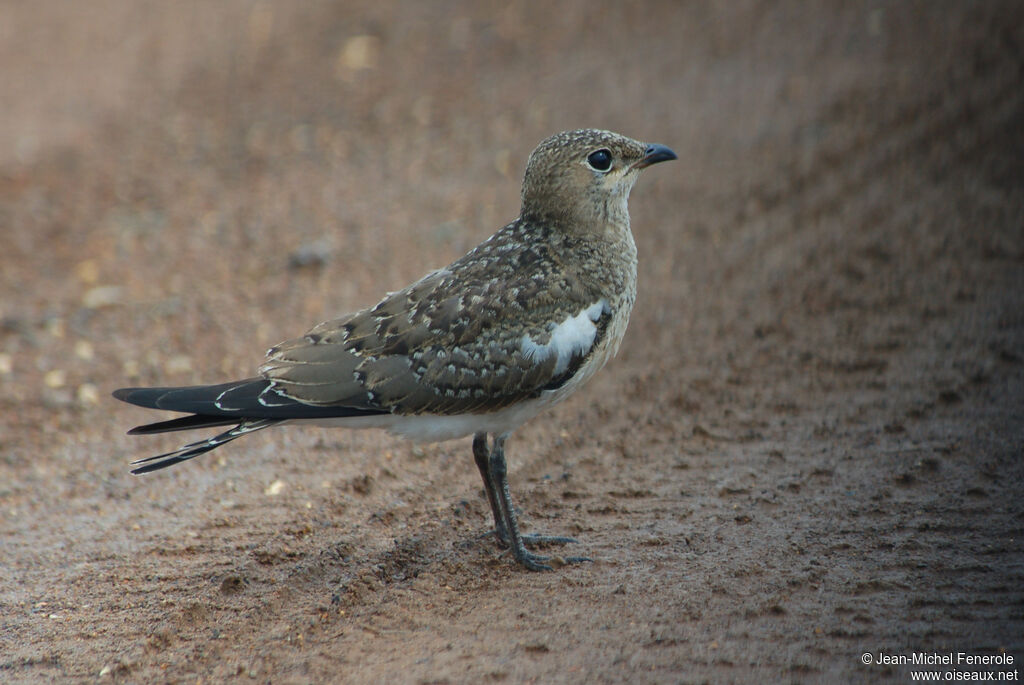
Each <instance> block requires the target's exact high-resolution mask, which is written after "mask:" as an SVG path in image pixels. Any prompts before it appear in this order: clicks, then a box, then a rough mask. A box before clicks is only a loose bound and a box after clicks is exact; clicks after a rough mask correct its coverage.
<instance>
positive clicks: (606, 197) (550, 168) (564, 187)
mask: <svg viewBox="0 0 1024 685" xmlns="http://www.w3.org/2000/svg"><path fill="white" fill-rule="evenodd" d="M670 159H677V157H676V153H674V152H672V150H670V149H669V148H667V147H665V146H664V145H656V144H650V143H641V142H639V141H636V140H633V139H632V138H627V137H625V136H622V135H619V134H618V133H612V132H611V131H602V130H599V129H590V128H588V129H579V130H576V131H565V132H563V133H558V134H556V135H553V136H551V137H550V138H548V139H547V140H544V141H543V142H541V144H540V145H538V146H537V149H535V150H534V151H533V153H532V154H531V155H530V159H529V161H528V162H527V163H526V174H525V176H524V178H523V195H522V199H523V206H522V212H521V216H522V217H523V218H524V219H527V220H534V221H542V222H548V223H553V224H555V225H557V226H559V227H560V228H562V229H563V230H581V231H595V230H603V229H604V228H605V227H616V226H622V225H623V224H624V225H625V226H627V227H628V226H629V213H628V208H627V200H628V199H629V191H630V190H631V189H632V188H633V184H634V183H636V179H637V176H638V175H639V173H640V170H641V169H644V168H646V167H649V166H650V165H652V164H657V163H658V162H665V161H668V160H670Z"/></svg>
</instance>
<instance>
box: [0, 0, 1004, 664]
mask: <svg viewBox="0 0 1024 685" xmlns="http://www.w3.org/2000/svg"><path fill="white" fill-rule="evenodd" d="M1022 27H1024V22H1022V11H1021V7H1020V6H1019V4H1017V3H1012V2H1008V3H1000V2H986V3H965V2H938V3H935V2H901V3H891V2H857V3H843V2H833V3H815V4H813V5H807V4H804V3H774V2H762V1H757V0H750V1H743V2H730V3H703V2H692V3H690V2H650V3H642V4H640V3H622V2H604V1H601V0H587V1H586V2H584V1H573V0H570V1H567V2H559V3H557V4H551V5H545V6H543V7H542V6H540V5H538V4H535V3H528V2H459V1H451V2H437V3H387V2H379V1H374V2H358V1H349V0H346V1H345V2H324V1H318V0H317V1H310V2H302V3H287V2H269V1H268V2H261V1H253V0H224V1H222V2H217V3H209V2H191V1H187V2H176V3H162V2H150V1H139V2H118V1H114V0H101V1H96V2H89V3H57V2H47V3H18V2H2V3H0V111H2V112H3V114H2V116H0V534H2V535H3V542H2V543H0V569H2V570H3V571H4V575H5V576H6V577H7V578H9V579H11V582H9V583H8V584H7V587H6V588H4V589H2V590H0V616H2V620H3V626H2V627H3V630H2V631H0V633H3V635H2V636H0V674H5V675H4V676H0V679H4V678H5V677H6V674H11V675H12V676H14V677H16V678H23V679H25V680H32V679H35V678H48V677H59V676H61V675H63V676H71V677H76V678H91V677H96V676H98V675H99V674H100V673H104V674H110V673H113V674H115V675H117V674H122V675H127V674H130V676H129V677H130V678H132V679H134V678H139V679H143V680H150V679H153V678H156V677H167V675H168V674H169V675H170V677H171V679H179V678H182V679H183V678H186V677H189V678H191V677H193V676H195V677H200V678H208V677H214V678H219V677H227V676H229V675H232V676H233V675H238V674H242V675H246V674H248V675H252V676H253V677H257V676H259V677H271V678H273V679H274V680H275V681H278V680H280V679H281V677H282V674H291V675H292V676H294V677H296V678H298V679H302V678H305V677H307V676H308V677H312V678H313V679H314V680H315V679H317V678H328V677H330V675H331V674H334V673H337V672H338V669H339V668H341V665H340V664H341V661H339V659H344V655H347V654H362V655H363V658H362V660H360V661H359V664H360V666H359V669H360V670H358V671H351V673H354V674H356V675H358V676H359V677H360V678H362V679H368V680H374V679H376V680H388V679H393V678H399V679H401V678H403V677H410V674H414V676H415V677H416V678H419V679H420V680H421V681H424V682H428V681H439V682H441V681H445V680H446V679H447V680H449V681H452V682H456V681H460V680H462V679H463V678H465V677H473V678H486V677H491V678H492V679H504V678H508V679H510V680H514V681H518V680H528V679H531V678H532V679H539V680H541V681H548V682H550V681H551V680H552V678H558V679H560V678H565V679H568V680H589V681H591V682H596V681H602V680H604V681H612V682H622V681H624V680H630V679H632V678H633V677H634V676H636V674H638V673H646V674H650V677H651V680H652V681H661V682H664V681H676V680H678V679H679V678H681V677H682V674H693V675H694V677H695V678H698V677H700V678H706V679H710V680H712V681H723V680H739V681H743V680H758V679H762V681H763V682H772V681H776V682H777V681H781V680H782V679H788V678H795V679H797V680H801V679H804V678H807V679H809V680H815V679H819V678H820V679H829V678H839V679H841V680H846V681H849V680H854V681H856V680H858V679H860V680H863V681H865V682H867V681H876V680H878V679H884V678H896V677H902V675H901V672H899V671H893V670H889V671H885V672H884V673H883V672H882V671H881V670H880V669H875V670H871V669H865V667H863V666H862V665H860V664H859V663H858V659H857V658H856V657H855V656H851V657H849V658H847V656H846V655H847V654H853V655H859V654H860V653H861V652H863V651H876V650H880V649H883V648H886V649H891V650H898V649H906V650H909V649H922V650H924V649H927V650H932V649H937V648H939V647H940V646H943V645H944V646H945V647H948V648H950V649H978V650H988V651H998V650H999V649H1003V650H1010V651H1011V652H1013V650H1014V649H1016V650H1017V651H1016V652H1014V653H1015V654H1016V655H1017V656H1018V657H1020V658H1024V652H1021V651H1020V650H1021V647H1022V643H1021V638H1020V636H1021V635H1022V634H1024V632H1022V631H1021V630H1020V628H1021V615H1020V612H1019V607H1020V602H1021V588H1022V587H1024V583H1022V581H1024V578H1022V576H1021V568H1022V564H1021V560H1022V550H1021V547H1020V544H1019V542H1014V540H1017V541H1019V539H1020V520H1021V516H1022V515H1024V512H1022V509H1021V504H1020V501H1019V496H1018V495H1019V488H1020V485H1021V483H1022V482H1024V476H1022V465H1021V459H1020V455H1021V451H1022V449H1024V442H1022V437H1021V436H1022V435H1024V414H1022V410H1021V407H1022V406H1024V405H1022V404H1021V398H1022V397H1024V391H1022V388H1024V373H1022V360H1024V344H1022V340H1024V317H1022V314H1021V312H1024V306H1022V302H1021V299H1022V293H1024V194H1022V192H1021V187H1022V186H1021V182H1020V179H1021V178H1024V167H1022V164H1024V162H1022V160H1024V154H1022V153H1024V133H1022V130H1024V129H1022V127H1021V126H1020V122H1021V121H1022V113H1024V102H1022V100H1024V91H1022V89H1021V88H1020V84H1021V82H1022V77H1024V59H1022V54H1024V50H1022V38H1024V28H1022ZM585 126H587V127H590V126H592V127H600V128H608V129H612V130H616V131H618V132H620V133H623V134H626V135H629V136H631V137H635V138H638V139H641V140H646V141H650V142H658V143H662V144H665V145H668V146H669V147H671V148H673V149H674V150H675V151H676V152H677V153H678V154H679V160H678V161H677V162H673V163H672V164H671V165H669V164H665V165H659V166H657V167H655V168H653V169H651V170H650V171H648V172H647V173H645V174H644V177H643V178H642V180H641V181H640V182H639V184H638V186H637V188H636V189H635V190H634V192H633V195H632V199H631V214H632V219H633V228H634V233H635V235H636V240H637V244H638V248H639V253H640V279H641V285H640V293H639V297H638V301H637V305H636V309H635V311H634V315H633V321H632V323H631V327H630V330H629V333H628V334H627V338H626V341H625V343H624V344H623V347H622V350H621V352H620V354H619V357H618V358H617V359H616V360H615V361H613V362H612V363H611V364H609V366H608V368H607V369H606V370H605V372H604V373H603V374H601V375H599V376H598V378H597V379H595V381H594V383H593V384H592V385H591V386H590V387H589V388H588V389H587V390H586V391H584V392H583V393H580V394H578V395H577V396H576V397H574V398H573V399H572V400H570V401H569V402H567V403H566V405H564V407H562V408H560V409H559V410H558V411H556V412H555V413H554V414H553V416H552V417H549V418H546V419H542V420H538V421H536V422H534V423H533V424H531V425H530V426H529V427H526V428H524V429H523V430H522V431H521V434H517V437H516V440H515V444H514V446H513V447H512V448H511V450H510V458H511V460H512V468H513V471H514V473H513V476H512V478H513V483H514V484H513V492H514V493H515V494H517V495H518V497H519V501H521V502H523V506H524V507H526V510H525V516H526V517H527V518H528V519H529V518H531V517H533V518H535V519H541V523H544V524H547V525H549V526H551V527H554V528H560V527H566V528H568V531H569V532H572V533H573V534H575V535H577V536H578V537H580V538H581V539H585V541H586V543H587V544H588V545H590V546H589V547H588V548H587V553H589V554H591V555H592V556H594V557H595V558H598V559H599V562H598V563H595V564H594V565H593V566H592V567H590V566H588V567H584V568H582V569H580V568H574V569H572V570H571V572H569V571H564V570H563V572H561V574H559V575H550V574H549V575H547V576H543V577H537V576H529V577H527V576H525V575H523V574H516V573H515V572H514V571H513V570H511V569H510V568H506V565H505V564H504V563H498V564H492V563H489V561H488V560H490V559H491V558H492V557H493V556H494V552H493V550H492V549H491V548H490V547H484V546H479V547H474V548H472V550H470V551H467V549H465V548H464V547H463V546H460V545H461V544H462V543H463V542H465V541H466V540H471V539H475V538H474V536H475V534H476V533H479V532H482V526H483V525H485V524H484V523H483V522H484V521H485V516H486V504H485V503H482V500H481V498H480V496H479V492H478V487H477V485H476V484H475V478H476V476H475V474H474V473H473V467H472V466H471V462H470V461H469V454H468V450H469V447H468V445H465V444H462V443H461V442H460V443H457V444H456V443H446V444H444V445H440V446H427V447H411V446H408V445H405V444H404V443H399V442H397V441H394V440H391V439H390V438H388V437H386V436H381V435H377V434H357V433H347V432H335V433H330V432H325V431H319V430H316V429H311V430H308V431H303V430H294V429H292V430H282V431H279V432H277V433H275V434H273V435H263V434H260V435H258V436H252V437H251V438H248V439H247V440H246V441H244V443H245V444H243V443H241V442H240V443H235V445H232V448H234V447H236V446H237V449H234V451H232V452H227V451H226V450H220V451H218V456H217V457H215V458H210V459H205V460H197V461H196V462H193V463H190V464H188V465H187V466H185V467H179V468H178V469H174V470H172V471H169V472H167V473H166V475H164V474H160V475H159V476H158V477H156V478H149V479H138V478H133V477H130V476H128V475H127V468H128V467H127V464H128V462H129V461H130V459H132V458H136V457H139V456H146V455H148V454H151V453H156V451H158V450H160V449H164V448H166V449H170V448H173V447H174V446H175V445H176V444H177V443H178V442H179V441H178V439H177V437H175V436H171V437H168V438H166V439H155V440H140V439H137V438H136V439H133V438H128V437H126V436H124V435H123V433H124V431H125V430H126V429H128V428H129V427H131V426H132V425H134V424H135V423H140V422H143V421H146V420H153V417H152V416H151V415H149V414H146V413H144V412H142V411H140V410H136V409H133V408H130V407H127V406H123V405H120V404H118V403H116V402H114V401H113V400H112V399H111V398H110V397H109V392H110V391H111V390H113V389H114V388H117V387H121V386H123V385H149V384H160V385H184V384H191V383H207V382H218V381H224V380H229V379H232V378H239V377H246V376H249V375H252V374H253V373H254V371H255V369H256V367H257V366H258V364H259V362H260V361H261V359H262V355H263V353H264V351H265V350H266V348H267V347H269V346H270V345H272V344H274V343H276V342H278V341H280V340H282V339H284V338H288V337H292V336H294V335H297V334H299V333H301V332H302V331H303V330H305V329H307V328H308V327H310V326H311V325H312V324H314V323H316V322H318V321H320V320H323V319H327V318H332V317H335V316H339V315H340V314H342V313H344V312H347V311H351V310H354V309H358V308H361V307H364V306H367V305H369V304H372V303H373V302H375V301H376V300H377V299H378V298H379V297H380V296H381V295H382V294H383V292H384V291H387V290H396V289H398V288H401V287H402V286H404V285H405V284H407V283H408V282H410V281H412V280H413V279H415V278H418V277H419V276H421V275H423V274H424V273H426V272H427V271H429V270H431V269H434V268H437V267H440V266H443V265H444V264H446V263H448V262H450V261H451V260H453V259H455V258H457V257H459V256H461V255H462V254H463V253H464V252H465V251H466V250H468V249H470V248H471V247H472V246H474V245H475V244H476V243H478V242H479V241H481V240H483V239H484V238H486V237H487V236H489V235H490V234H491V233H493V232H494V231H495V230H496V229H497V228H498V227H500V226H501V225H503V224H505V223H506V222H508V221H510V220H512V219H514V218H515V216H516V215H517V213H518V208H519V183H520V178H521V174H522V170H523V167H524V164H525V161H526V158H527V156H528V154H529V153H530V151H531V150H532V149H533V147H534V146H535V145H536V144H537V143H538V142H539V141H540V140H541V139H543V138H545V137H547V136H548V135H550V134H552V133H555V132H557V131H560V130H565V129H571V128H579V127H585ZM228 449H230V448H228ZM220 452H225V454H223V455H221V454H220ZM382 455H383V456H382ZM367 479H369V480H367ZM369 483H372V484H373V486H372V487H370V485H369ZM460 512H461V513H460ZM464 512H469V515H464ZM544 518H554V520H553V521H543V519H544ZM552 532H562V531H557V530H556V531H552ZM424 540H426V541H427V542H429V543H430V544H426V543H424V542H423V541H424ZM339 541H342V542H343V543H344V544H343V545H342V542H339ZM339 545H340V546H342V547H344V549H345V550H347V551H345V553H344V554H343V555H341V556H339V557H338V558H337V559H334V557H331V558H330V559H327V558H326V557H324V556H323V555H324V550H325V549H327V548H331V549H334V548H335V547H338V546H339ZM396 545H397V549H398V550H399V551H401V550H402V549H406V550H413V551H412V552H409V554H408V555H407V557H402V559H403V562H402V563H404V564H407V565H409V564H411V566H402V569H403V570H402V573H401V578H398V573H397V572H396V571H395V568H397V566H396V564H397V562H395V560H394V559H395V556H394V555H395V554H396V552H395V546H396ZM403 545H405V547H403ZM413 552H414V553H413ZM389 555H391V556H389ZM399 556H401V555H399ZM410 568H411V569H413V570H410ZM381 569H385V571H386V572H385V571H382V570H381ZM414 571H415V572H414ZM232 578H235V579H238V581H237V583H238V584H237V587H241V588H246V589H245V590H244V591H241V592H235V591H234V590H232V588H236V585H235V584H234V583H235V581H232V580H231V579H232ZM359 578H362V579H364V580H365V579H366V578H370V579H371V580H366V583H368V584H367V585H366V586H365V587H368V588H370V589H369V590H366V589H365V588H364V590H363V591H361V592H362V594H360V593H359V592H356V591H355V590H352V588H356V587H364V586H362V585H358V583H356V582H355V581H354V580H353V579H359ZM427 578H429V580H425V579H427ZM560 578H566V579H570V580H565V581H562V580H559V579H560ZM416 579H419V580H416ZM371 581H372V582H371ZM359 582H363V581H362V580H360V581H359ZM225 583H227V585H225ZM478 583H479V585H478ZM498 586H500V587H502V588H503V589H504V590H503V593H502V594H499V595H495V594H489V593H490V590H489V588H493V587H498ZM445 587H448V588H449V590H450V589H451V588H453V587H454V588H460V589H461V590H463V591H462V592H460V593H448V591H447V590H444V591H443V592H442V590H443V588H445ZM339 588H341V589H339ZM346 588H347V589H346ZM438 588H441V590H439V589H438ZM584 588H588V589H587V590H585V589H584ZM256 589H258V590H259V592H254V590H256ZM438 592H440V593H441V594H438ZM332 593H334V594H335V595H336V596H339V597H341V598H342V599H341V600H339V602H340V604H339V603H338V602H336V603H334V604H331V602H330V597H331V594H332ZM424 597H427V598H429V599H424ZM325 601H326V603H327V608H326V609H324V608H323V605H324V602H325ZM488 602H491V603H493V604H494V605H496V606H497V607H498V609H497V610H495V611H491V612H488V611H484V607H486V606H487V603H488ZM197 606H198V607H200V608H196V607H197ZM339 606H341V607H343V610H340V609H338V607H339ZM506 609H507V612H506ZM339 611H341V613H339ZM346 612H347V613H346ZM517 612H519V613H517ZM555 615H558V616H563V617H565V618H564V620H563V621H562V622H561V623H559V622H558V621H556V620H555V619H554V618H551V617H552V616H555ZM51 616H54V617H56V618H50V617H51ZM310 616H315V617H319V618H318V619H316V620H313V622H312V624H311V623H310V622H309V617H310ZM452 616H457V617H458V620H457V621H453V620H452V618H451V617H452ZM572 617H575V619H573V618H572ZM584 619H585V620H584ZM353 625H354V626H356V629H355V631H354V632H352V631H351V626H353ZM593 625H600V626H603V628H602V631H595V630H592V629H590V628H588V626H593ZM360 626H362V627H365V628H366V630H365V631H361V628H360ZM417 626H419V628H417ZM427 628H429V630H428V629H427ZM346 631H349V632H346ZM374 631H375V632H374ZM299 632H301V633H302V634H303V635H305V638H304V639H305V640H306V641H307V642H306V643H304V644H305V646H304V647H301V648H299V647H295V646H294V644H293V643H292V642H288V643H287V644H288V645H289V646H287V647H286V646H285V642H283V640H284V639H285V638H284V636H285V635H289V636H294V635H295V634H298V633H299ZM214 634H216V635H223V636H224V639H223V640H219V641H217V642H210V643H208V644H207V638H209V636H210V635H214ZM371 635H373V636H375V637H374V639H375V640H377V641H376V642H374V641H373V640H371V639H370V637H369V636H371ZM290 639H291V638H289V640H290ZM296 644H297V643H296ZM452 645H454V647H452ZM524 645H525V646H524ZM945 647H944V648H945ZM524 653H525V654H527V655H528V656H527V657H525V658H524ZM385 654H387V655H389V656H387V657H385V656H384V655H385ZM441 654H448V655H450V658H448V657H442V656H438V655H441ZM460 659H462V660H461V661H460ZM467 665H468V667H467ZM350 666H351V665H350ZM467 668H468V670H467ZM105 669H106V670H105ZM253 674H255V675H253ZM354 677H355V676H354ZM285 680H287V677H285Z"/></svg>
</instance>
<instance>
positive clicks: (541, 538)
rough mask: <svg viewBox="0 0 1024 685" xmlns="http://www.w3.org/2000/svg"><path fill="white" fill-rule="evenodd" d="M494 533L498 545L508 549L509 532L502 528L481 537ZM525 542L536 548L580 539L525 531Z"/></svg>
mask: <svg viewBox="0 0 1024 685" xmlns="http://www.w3.org/2000/svg"><path fill="white" fill-rule="evenodd" d="M491 535H493V536H494V537H495V539H496V540H497V541H498V545H499V546H501V547H502V548H503V549H507V548H509V547H510V546H511V543H510V542H509V539H508V533H506V532H505V530H504V529H501V528H492V529H490V530H489V531H487V532H486V533H484V534H483V535H481V536H480V538H481V539H483V538H486V537H489V536H491ZM521 537H522V539H523V544H524V545H525V546H526V547H529V548H532V549H536V548H538V547H548V546H550V545H569V544H575V543H578V542H579V540H577V539H576V538H571V537H568V536H567V535H541V534H539V533H523V534H522V536H521Z"/></svg>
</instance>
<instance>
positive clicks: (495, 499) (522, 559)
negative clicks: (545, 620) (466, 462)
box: [473, 434, 590, 571]
mask: <svg viewBox="0 0 1024 685" xmlns="http://www.w3.org/2000/svg"><path fill="white" fill-rule="evenodd" d="M479 436H480V434H477V436H476V437H474V440H473V446H474V450H473V451H474V455H476V454H478V453H479V452H478V450H477V449H476V447H477V439H476V438H477V437H479ZM507 437H508V435H507V434H504V435H496V436H495V437H494V443H493V444H492V446H491V450H490V454H489V455H488V459H487V477H486V478H485V481H486V483H487V485H488V486H489V487H490V488H491V489H492V492H491V493H489V495H488V499H490V500H491V503H492V504H491V508H492V510H493V511H494V513H495V530H496V532H497V533H498V537H499V538H500V537H502V536H501V532H500V531H501V529H502V528H504V532H505V536H506V540H505V542H507V544H508V546H509V548H510V549H511V550H512V554H513V555H514V556H515V558H516V561H518V562H519V563H520V564H522V565H523V566H525V567H526V568H528V569H530V570H531V571H550V570H551V566H550V565H548V564H546V563H545V562H547V561H549V560H550V557H545V556H541V555H538V554H533V553H532V552H529V551H527V549H526V545H525V543H526V542H531V543H536V544H544V543H566V542H576V541H575V540H573V539H572V538H568V537H560V536H553V535H551V536H549V535H532V536H524V535H522V534H521V533H520V532H519V523H518V521H517V520H516V510H515V508H514V507H513V506H512V498H511V496H510V494H509V489H508V474H507V472H508V467H507V464H506V463H505V439H506V438H507ZM483 446H484V447H485V448H486V436H484V440H483ZM477 463H478V465H479V461H478V462H477ZM495 503H496V504H495ZM499 512H500V518H501V519H502V520H501V521H500V522H499V520H498V519H499ZM562 561H563V562H565V563H569V564H573V563H579V562H582V561H590V559H588V558H586V557H567V558H565V559H562Z"/></svg>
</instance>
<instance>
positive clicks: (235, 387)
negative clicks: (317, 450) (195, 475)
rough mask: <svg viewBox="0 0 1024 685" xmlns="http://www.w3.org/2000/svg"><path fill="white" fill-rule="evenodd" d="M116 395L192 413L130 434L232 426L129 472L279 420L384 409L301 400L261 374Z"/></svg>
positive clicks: (165, 464)
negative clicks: (231, 380)
mask: <svg viewBox="0 0 1024 685" xmlns="http://www.w3.org/2000/svg"><path fill="white" fill-rule="evenodd" d="M114 397H116V398H117V399H119V400H122V401H124V402H128V403H129V404H134V405H137V406H139V407H146V408H149V409H162V410H167V411H178V412H186V413H188V414H190V416H182V417H179V418H176V419H169V420H167V421H158V422H156V423H147V424H144V425H141V426H136V427H135V428H132V429H131V430H130V431H128V434H129V435H151V434H155V433H169V432H172V431H183V430H192V429H194V428H214V427H219V426H232V425H233V426H234V428H232V429H230V430H227V431H225V432H223V433H219V434H218V435H215V436H213V437H212V438H209V439H207V440H199V441H197V442H193V443H189V444H188V445H185V446H184V447H181V448H180V449H177V450H175V451H173V452H167V453H166V454H158V455H156V456H155V457H149V458H146V459H141V460H139V461H136V462H133V463H134V464H142V466H139V467H138V468H136V469H135V470H133V471H132V473H149V472H150V471H157V470H159V469H163V468H167V467H168V466H172V465H174V464H178V463H180V462H183V461H188V460H189V459H192V458H194V457H198V456H199V455H200V454H204V453H206V452H209V451H210V450H212V449H215V448H217V447H220V446H221V445H223V444H224V443H227V442H231V441H232V440H234V439H235V438H239V437H241V436H243V435H245V434H246V433H252V432H253V431H258V430H262V429H264V428H269V427H270V426H273V425H276V424H278V423H281V422H283V421H289V420H301V419H324V418H355V417H361V416H374V415H379V414H385V413H387V411H386V410H384V409H380V408H376V407H373V406H369V405H367V404H365V403H364V404H362V405H358V406H343V405H337V406H335V405H331V406H321V405H310V404H305V403H303V402H300V401H298V400H296V399H293V398H291V397H287V396H286V395H283V394H281V393H280V392H279V391H278V390H277V389H276V388H275V387H274V385H273V383H272V382H271V381H268V380H266V379H264V378H246V379H244V380H240V381H234V382H231V383H222V384H220V385H193V386H186V387H165V388H121V389H119V390H115V391H114Z"/></svg>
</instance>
